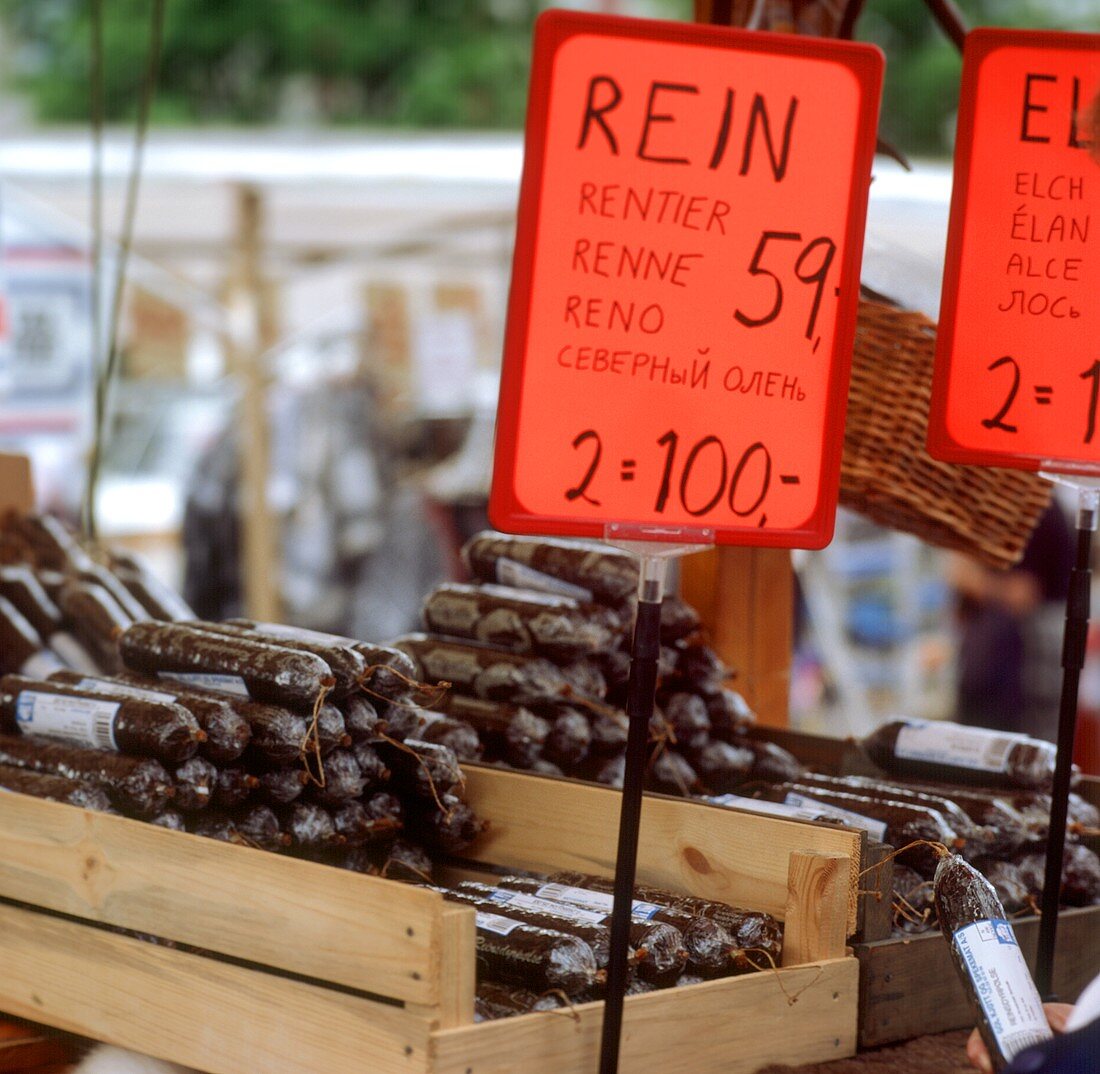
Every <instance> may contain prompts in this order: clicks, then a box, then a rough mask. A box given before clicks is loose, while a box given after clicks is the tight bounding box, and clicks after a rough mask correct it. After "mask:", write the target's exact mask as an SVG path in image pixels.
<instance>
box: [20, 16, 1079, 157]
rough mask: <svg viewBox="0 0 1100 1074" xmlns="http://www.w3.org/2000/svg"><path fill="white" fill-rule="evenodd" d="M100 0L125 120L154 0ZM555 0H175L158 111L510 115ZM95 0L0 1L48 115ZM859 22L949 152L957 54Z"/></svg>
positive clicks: (83, 72) (911, 143)
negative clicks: (540, 22)
mask: <svg viewBox="0 0 1100 1074" xmlns="http://www.w3.org/2000/svg"><path fill="white" fill-rule="evenodd" d="M101 2H102V5H103V8H104V10H105V12H106V20H105V27H104V41H105V51H106V83H107V84H106V106H107V114H108V118H109V119H114V120H119V119H124V118H128V117H130V116H132V115H133V111H134V107H135V102H136V99H137V94H138V87H139V82H140V78H141V71H142V67H143V62H144V55H145V49H146V46H147V33H148V18H149V11H150V8H151V5H152V2H153V0H101ZM558 2H560V0H558ZM822 2H826V0H822ZM957 2H958V3H959V6H960V7H961V9H962V10H963V12H964V14H965V16H966V18H967V20H968V21H969V23H970V25H973V26H979V25H994V26H1030V27H1036V28H1039V27H1057V28H1060V29H1067V30H1080V31H1086V32H1093V31H1096V30H1100V11H1098V10H1097V4H1096V2H1095V0H957ZM549 3H550V0H167V4H168V7H167V19H166V26H165V42H164V60H163V65H162V73H161V79H160V84H159V87H158V93H157V103H156V110H155V112H154V119H156V120H159V121H160V122H165V121H176V122H188V123H194V122H231V123H263V122H270V121H273V120H277V119H279V118H281V117H283V116H285V115H287V114H288V113H289V114H291V115H294V114H305V115H311V116H312V117H313V118H315V119H316V120H317V121H318V122H321V123H372V124H400V125H404V126H411V127H437V128H457V127H474V128H482V129H491V128H505V129H509V128H510V129H516V128H519V127H520V126H521V125H522V123H523V111H524V107H525V98H526V88H527V76H528V65H529V54H530V46H531V28H532V25H533V23H534V19H535V16H536V15H537V14H538V11H539V10H540V9H541V8H543V7H546V6H549ZM565 6H585V7H588V8H590V9H591V8H593V7H596V6H598V5H596V4H595V3H593V2H587V3H584V2H583V0H565ZM91 7H92V5H91V3H90V0H0V18H2V19H3V29H4V35H5V38H6V44H7V48H6V52H7V59H8V64H7V66H8V67H9V69H14V70H15V72H16V78H17V82H18V83H19V84H20V85H22V86H23V87H24V88H25V89H27V90H28V91H29V92H30V94H31V97H32V100H33V102H34V105H35V108H36V111H37V114H38V116H39V118H40V119H42V120H46V121H66V122H74V121H75V122H82V121H85V120H86V119H87V116H88V110H89V106H88V100H89V95H88V71H89V60H88V54H89V46H88V41H89V29H90V26H89V18H90V15H89V12H90V9H91ZM619 8H620V10H623V11H626V10H629V11H630V13H632V14H647V15H654V16H657V17H665V18H675V19H685V18H690V15H691V4H690V0H633V2H630V0H626V2H623V3H620V5H619ZM857 36H859V37H860V38H862V39H863V40H868V41H874V42H876V43H877V44H879V45H880V46H881V47H882V48H883V50H884V51H885V53H886V56H887V61H888V63H887V72H886V86H885V93H884V99H883V108H882V115H883V123H882V127H883V133H884V135H885V136H886V137H887V138H888V139H889V140H890V141H891V142H893V143H894V144H896V145H897V146H898V147H899V148H900V149H902V150H904V151H905V152H907V153H909V154H921V153H946V152H949V151H950V148H951V140H952V125H953V119H954V114H955V109H956V103H957V97H958V81H959V72H960V70H961V63H960V60H959V56H958V53H957V51H956V50H955V47H954V46H953V45H952V44H951V43H950V42H949V41H948V40H947V38H946V37H945V36H944V34H943V33H942V32H941V31H940V29H939V28H938V27H937V26H936V24H935V22H934V20H933V18H932V16H931V14H930V13H929V11H928V8H927V7H926V5H925V4H924V3H923V2H922V0H868V2H867V4H866V7H865V9H864V12H863V16H862V18H861V20H860V23H859V26H858V30H857ZM295 102H297V104H295ZM303 102H304V103H303Z"/></svg>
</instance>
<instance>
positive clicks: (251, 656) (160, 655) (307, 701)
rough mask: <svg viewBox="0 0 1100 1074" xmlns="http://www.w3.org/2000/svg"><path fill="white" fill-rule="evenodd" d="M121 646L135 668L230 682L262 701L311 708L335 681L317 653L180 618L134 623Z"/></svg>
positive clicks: (218, 684) (222, 685) (201, 681)
mask: <svg viewBox="0 0 1100 1074" xmlns="http://www.w3.org/2000/svg"><path fill="white" fill-rule="evenodd" d="M119 651H120V653H121V654H122V660H123V662H124V663H125V664H126V666H127V667H128V668H130V669H131V670H134V671H144V672H147V673H152V674H159V675H161V676H165V675H169V676H172V677H173V678H176V679H181V680H182V681H184V682H188V683H190V684H191V685H201V686H209V687H213V688H215V689H222V690H224V689H226V688H227V687H228V688H229V689H230V692H234V691H235V692H238V693H241V692H243V693H246V694H247V696H249V697H251V698H253V699H254V700H257V701H269V702H272V703H274V704H277V705H289V706H291V707H294V708H298V709H304V710H305V711H306V712H312V710H313V707H314V705H316V704H317V702H318V700H319V699H320V698H322V697H323V696H324V695H325V694H326V693H327V692H328V691H329V690H330V689H331V688H332V687H333V685H334V684H335V680H334V679H333V677H332V672H331V671H330V670H329V667H328V665H327V664H326V663H325V662H324V661H323V660H322V659H321V658H320V657H319V656H314V655H313V654H312V653H304V652H298V651H296V650H293V649H285V648H282V647H281V646H279V645H274V644H268V643H267V642H261V641H254V640H252V639H250V638H231V637H228V636H227V635H224V634H210V633H207V632H206V631H202V630H198V629H196V628H194V627H187V626H181V625H179V624H177V623H135V624H134V625H133V626H131V627H130V628H129V629H128V630H126V631H125V633H123V635H122V637H121V638H119Z"/></svg>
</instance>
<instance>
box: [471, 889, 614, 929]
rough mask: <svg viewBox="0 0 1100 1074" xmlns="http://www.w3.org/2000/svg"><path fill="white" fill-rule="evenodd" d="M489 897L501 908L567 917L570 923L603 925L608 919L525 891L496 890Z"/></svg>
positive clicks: (602, 915)
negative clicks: (506, 907)
mask: <svg viewBox="0 0 1100 1074" xmlns="http://www.w3.org/2000/svg"><path fill="white" fill-rule="evenodd" d="M488 897H489V899H491V900H492V901H493V902H497V903H500V905H501V906H514V907H516V909H517V910H530V911H532V912H533V913H537V914H556V915H557V916H558V917H567V918H569V920H570V921H575V922H577V923H578V924H581V925H602V924H603V922H604V919H605V918H606V917H607V914H601V913H599V912H597V911H595V910H586V909H585V908H584V907H583V906H576V905H573V904H571V903H564V902H551V901H550V900H549V899H540V898H538V897H536V896H535V895H528V894H527V893H526V892H525V891H505V890H504V889H503V888H496V889H494V891H493V893H492V894H491V895H489V896H488Z"/></svg>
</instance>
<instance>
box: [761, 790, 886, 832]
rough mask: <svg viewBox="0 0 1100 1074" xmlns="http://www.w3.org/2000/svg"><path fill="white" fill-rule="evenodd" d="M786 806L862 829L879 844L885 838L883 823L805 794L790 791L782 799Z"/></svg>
mask: <svg viewBox="0 0 1100 1074" xmlns="http://www.w3.org/2000/svg"><path fill="white" fill-rule="evenodd" d="M783 801H784V802H785V803H786V804H787V805H792V806H798V807H799V808H802V809H812V810H813V811H814V812H815V813H817V814H818V816H825V817H832V818H833V819H834V820H839V821H840V822H841V824H847V825H848V827H849V828H862V829H863V830H864V831H865V832H866V833H867V834H868V835H869V836H870V837H871V838H872V839H874V840H875V841H876V842H878V843H881V842H883V841H884V840H885V838H886V823H885V821H881V820H875V818H874V817H865V816H864V815H863V814H862V813H853V812H852V811H851V810H850V809H841V808H840V806H835V805H829V804H828V803H826V802H819V801H818V800H817V799H816V798H810V797H808V796H807V795H805V794H796V793H795V792H794V791H791V792H789V793H788V794H787V797H786V798H784V799H783Z"/></svg>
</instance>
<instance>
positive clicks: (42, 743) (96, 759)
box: [0, 734, 176, 816]
mask: <svg viewBox="0 0 1100 1074" xmlns="http://www.w3.org/2000/svg"><path fill="white" fill-rule="evenodd" d="M0 764H10V765H16V766H17V767H19V768H29V769H31V770H33V771H35V772H46V773H49V774H51V775H59V776H66V777H68V778H69V779H76V780H80V781H81V782H83V783H91V784H93V785H95V786H97V787H102V788H103V789H104V790H105V791H106V792H107V794H108V795H109V796H110V798H111V801H112V802H113V803H114V805H115V806H116V807H117V808H118V809H121V810H122V811H123V812H126V813H133V814H136V815H137V816H151V815H153V814H155V813H157V812H159V811H160V810H161V809H163V808H164V807H165V806H166V805H167V804H168V801H169V799H171V798H173V797H174V796H175V793H176V789H175V786H174V785H173V783H172V777H171V776H170V775H169V774H168V772H167V770H166V769H165V768H164V766H163V765H162V764H161V763H160V762H159V761H155V760H153V759H152V758H151V757H128V756H126V755H125V754H120V753H108V752H107V751H106V750H87V749H80V748H79V747H77V746H70V745H68V744H67V743H62V742H54V741H52V740H50V739H44V738H37V737H35V736H33V735H2V734H0Z"/></svg>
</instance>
